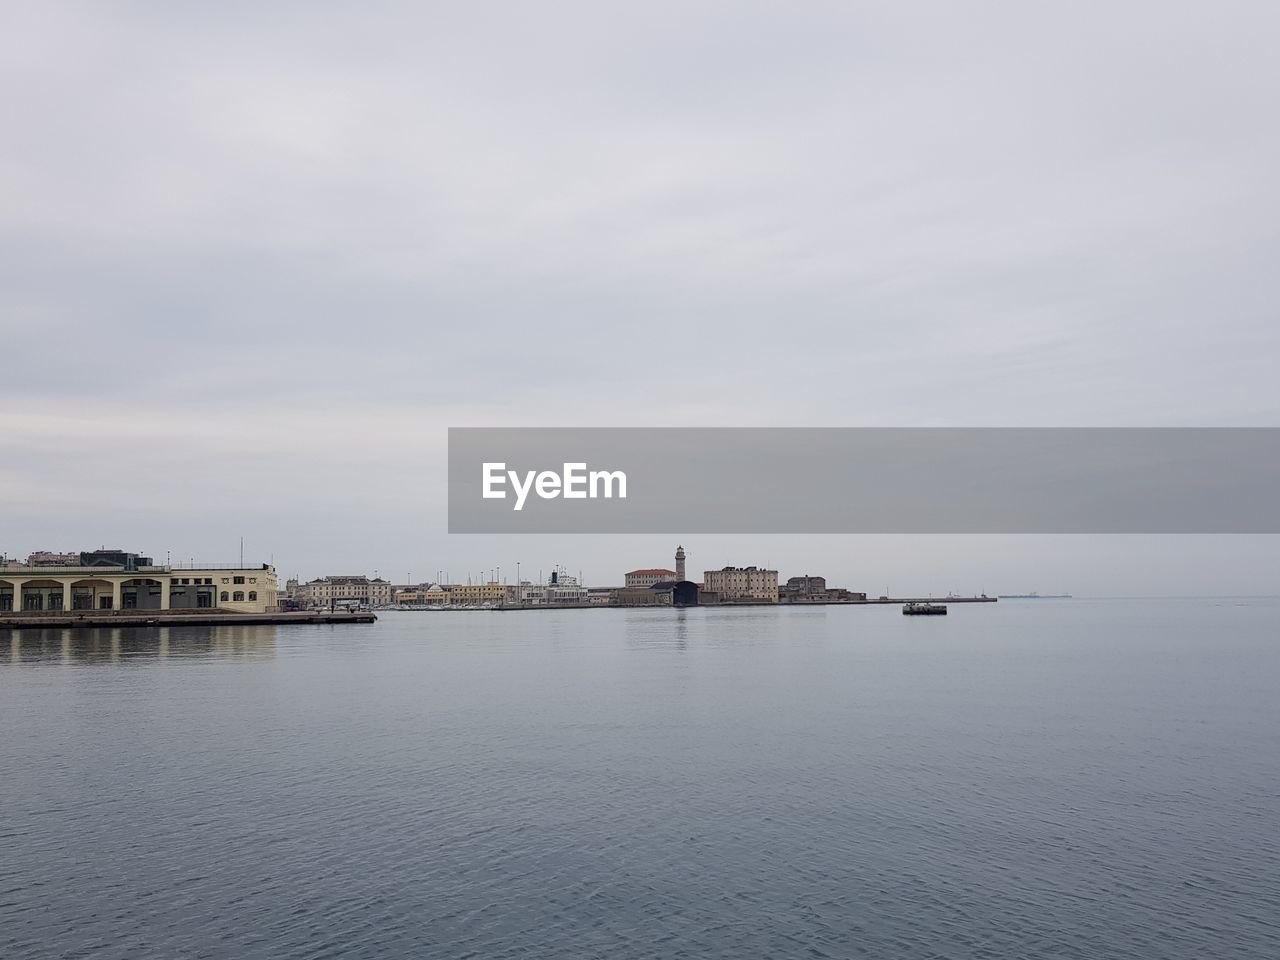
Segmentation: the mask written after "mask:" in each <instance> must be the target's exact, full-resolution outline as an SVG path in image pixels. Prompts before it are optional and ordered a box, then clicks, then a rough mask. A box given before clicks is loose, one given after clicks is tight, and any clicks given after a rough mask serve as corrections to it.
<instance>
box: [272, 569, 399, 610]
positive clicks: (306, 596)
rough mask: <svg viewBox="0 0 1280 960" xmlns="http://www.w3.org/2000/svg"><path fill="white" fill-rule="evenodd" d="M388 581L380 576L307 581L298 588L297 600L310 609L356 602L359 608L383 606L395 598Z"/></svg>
mask: <svg viewBox="0 0 1280 960" xmlns="http://www.w3.org/2000/svg"><path fill="white" fill-rule="evenodd" d="M394 596H395V595H394V593H393V590H392V586H391V584H390V582H388V581H386V580H383V579H382V578H381V577H374V578H373V579H370V578H369V577H366V576H363V575H360V576H350V575H344V576H328V577H320V578H319V579H316V580H310V581H308V582H307V583H304V584H302V585H301V586H300V587H299V588H298V592H297V594H296V598H297V599H298V600H299V601H300V602H302V603H305V604H306V605H308V606H311V607H331V606H333V605H334V604H337V603H342V604H352V603H356V604H359V605H360V606H362V607H384V606H388V605H390V603H391V601H392V600H393V599H394Z"/></svg>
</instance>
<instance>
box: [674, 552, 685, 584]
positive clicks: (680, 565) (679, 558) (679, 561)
mask: <svg viewBox="0 0 1280 960" xmlns="http://www.w3.org/2000/svg"><path fill="white" fill-rule="evenodd" d="M685 579H686V578H685V575H684V547H681V546H677V547H676V583H684V581H685Z"/></svg>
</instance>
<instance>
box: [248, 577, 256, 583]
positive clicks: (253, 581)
mask: <svg viewBox="0 0 1280 960" xmlns="http://www.w3.org/2000/svg"><path fill="white" fill-rule="evenodd" d="M249 582H250V583H257V582H258V578H257V577H250V578H249Z"/></svg>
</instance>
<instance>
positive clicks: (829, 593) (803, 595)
mask: <svg viewBox="0 0 1280 960" xmlns="http://www.w3.org/2000/svg"><path fill="white" fill-rule="evenodd" d="M866 599H867V595H866V594H865V593H855V592H854V591H852V590H845V589H844V588H843V587H828V586H827V580H826V578H825V577H814V576H810V575H809V574H805V575H804V576H802V577H790V578H788V580H787V582H786V583H785V584H783V585H782V586H780V587H778V602H779V603H858V602H861V601H865V600H866Z"/></svg>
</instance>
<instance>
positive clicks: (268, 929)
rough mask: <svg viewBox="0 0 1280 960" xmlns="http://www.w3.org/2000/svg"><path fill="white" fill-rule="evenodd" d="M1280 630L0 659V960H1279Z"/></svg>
mask: <svg viewBox="0 0 1280 960" xmlns="http://www.w3.org/2000/svg"><path fill="white" fill-rule="evenodd" d="M1278 681H1280V603H1278V602H1276V601H1262V600H1250V601H1237V600H1178V601H1168V602H1157V601H1086V600H1071V601H1048V600H1044V601H1021V602H1019V601H1007V602H1001V603H999V604H996V605H983V606H953V607H952V608H951V614H950V616H948V617H946V618H941V617H938V618H932V617H931V618H908V617H903V616H902V615H901V614H900V613H899V611H898V609H897V608H893V607H869V608H831V607H826V608H822V607H819V608H813V609H769V610H765V609H742V610H714V609H703V610H689V611H656V610H637V611H620V610H567V611H559V612H545V611H539V612H525V613H489V612H475V613H452V614H450V613H402V614H388V615H386V616H384V617H383V618H382V619H381V620H380V621H379V622H378V623H377V624H373V625H370V626H345V627H307V626H289V627H279V628H268V627H238V628H189V629H187V628H173V629H148V630H126V631H108V630H98V631H61V630H50V631H25V632H22V633H21V634H17V635H15V634H11V633H5V632H0V723H2V724H3V727H2V730H3V735H2V736H0V957H3V958H6V960H22V958H35V957H40V958H45V957H86V958H87V957H93V958H129V960H134V958H141V957H164V958H178V957H217V958H222V957H227V958H271V960H278V958H303V957H306V958H321V957H392V958H398V957H433V958H436V957H484V958H504V957H574V958H577V957H601V958H604V957H608V958H618V957H726V958H727V957H733V958H741V957H771V958H773V957H852V956H868V957H905V958H915V957H918V958H935V957H958V958H959V957H993V958H994V957H1000V958H1005V957H1018V956H1037V957H1039V956H1043V957H1050V956H1053V957H1100V958H1101V957H1108V958H1128V957H1132V958H1142V960H1151V958H1159V957H1169V958H1183V957H1185V958H1197V960H1198V958H1205V957H1215V958H1223V957H1226V958H1235V957H1241V958H1243V957H1256V958H1266V960H1274V958H1276V957H1280V846H1278V844H1280V695H1278V692H1277V690H1278Z"/></svg>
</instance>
